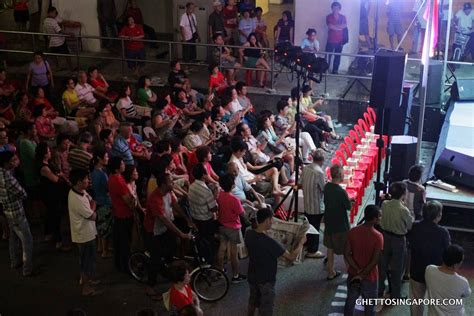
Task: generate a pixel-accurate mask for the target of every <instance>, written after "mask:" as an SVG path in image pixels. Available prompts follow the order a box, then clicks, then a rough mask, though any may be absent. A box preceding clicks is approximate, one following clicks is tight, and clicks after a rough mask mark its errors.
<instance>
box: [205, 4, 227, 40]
mask: <svg viewBox="0 0 474 316" xmlns="http://www.w3.org/2000/svg"><path fill="white" fill-rule="evenodd" d="M213 6H214V12H212V13H211V14H210V15H209V19H208V22H207V25H208V26H209V39H212V38H213V36H214V35H216V34H220V35H222V36H225V27H224V14H223V13H222V3H221V2H220V1H214V3H213Z"/></svg>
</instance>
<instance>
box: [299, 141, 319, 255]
mask: <svg viewBox="0 0 474 316" xmlns="http://www.w3.org/2000/svg"><path fill="white" fill-rule="evenodd" d="M312 157H313V162H312V163H311V164H309V165H307V166H306V167H304V168H303V174H302V176H301V185H302V187H303V196H304V215H305V216H306V218H307V219H308V221H309V223H310V224H311V225H313V226H314V228H316V229H317V230H318V232H319V228H320V226H321V220H322V219H323V216H324V214H323V213H322V212H321V203H322V197H323V190H324V184H325V179H324V171H323V169H322V165H323V163H324V153H323V151H322V150H321V149H318V150H316V151H314V152H313V155H312ZM307 238H308V240H307V242H306V250H307V251H308V252H307V253H306V257H307V258H317V259H321V258H323V257H324V255H323V254H322V253H321V251H319V235H308V236H307Z"/></svg>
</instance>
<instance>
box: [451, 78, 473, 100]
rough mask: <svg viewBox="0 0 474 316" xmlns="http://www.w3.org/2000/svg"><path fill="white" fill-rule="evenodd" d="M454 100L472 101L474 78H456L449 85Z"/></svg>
mask: <svg viewBox="0 0 474 316" xmlns="http://www.w3.org/2000/svg"><path fill="white" fill-rule="evenodd" d="M451 97H452V98H453V99H454V100H455V101H474V79H457V80H456V81H455V82H454V83H453V86H452V87H451Z"/></svg>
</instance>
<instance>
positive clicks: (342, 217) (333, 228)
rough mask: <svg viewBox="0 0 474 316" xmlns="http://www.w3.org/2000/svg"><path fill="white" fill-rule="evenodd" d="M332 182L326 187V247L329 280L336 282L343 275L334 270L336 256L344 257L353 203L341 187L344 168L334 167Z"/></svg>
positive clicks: (331, 170)
mask: <svg viewBox="0 0 474 316" xmlns="http://www.w3.org/2000/svg"><path fill="white" fill-rule="evenodd" d="M330 172H331V182H328V183H326V185H325V186H324V206H325V210H324V223H325V230H324V241H323V242H324V245H325V246H326V248H328V254H327V255H328V262H327V265H328V276H327V280H334V279H335V278H337V277H339V276H340V275H341V272H340V271H336V270H335V269H334V254H336V255H342V254H343V253H344V247H345V244H346V241H347V232H348V231H349V229H350V227H351V226H350V224H349V217H348V215H347V213H348V212H349V211H350V209H351V201H350V200H349V196H348V195H347V192H346V191H345V190H344V189H343V188H342V187H341V185H340V184H341V183H342V182H343V181H344V174H343V170H342V166H340V165H332V166H331V169H330Z"/></svg>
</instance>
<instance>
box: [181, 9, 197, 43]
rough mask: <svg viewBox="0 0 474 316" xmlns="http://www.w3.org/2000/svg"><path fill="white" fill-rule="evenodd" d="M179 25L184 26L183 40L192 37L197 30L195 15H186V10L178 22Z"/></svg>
mask: <svg viewBox="0 0 474 316" xmlns="http://www.w3.org/2000/svg"><path fill="white" fill-rule="evenodd" d="M179 26H180V27H182V28H184V32H183V33H184V38H183V40H185V41H189V40H190V39H192V38H193V33H196V32H197V22H196V15H194V13H192V14H191V15H189V16H188V14H187V13H186V12H184V14H183V15H182V16H181V20H180V22H179Z"/></svg>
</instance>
